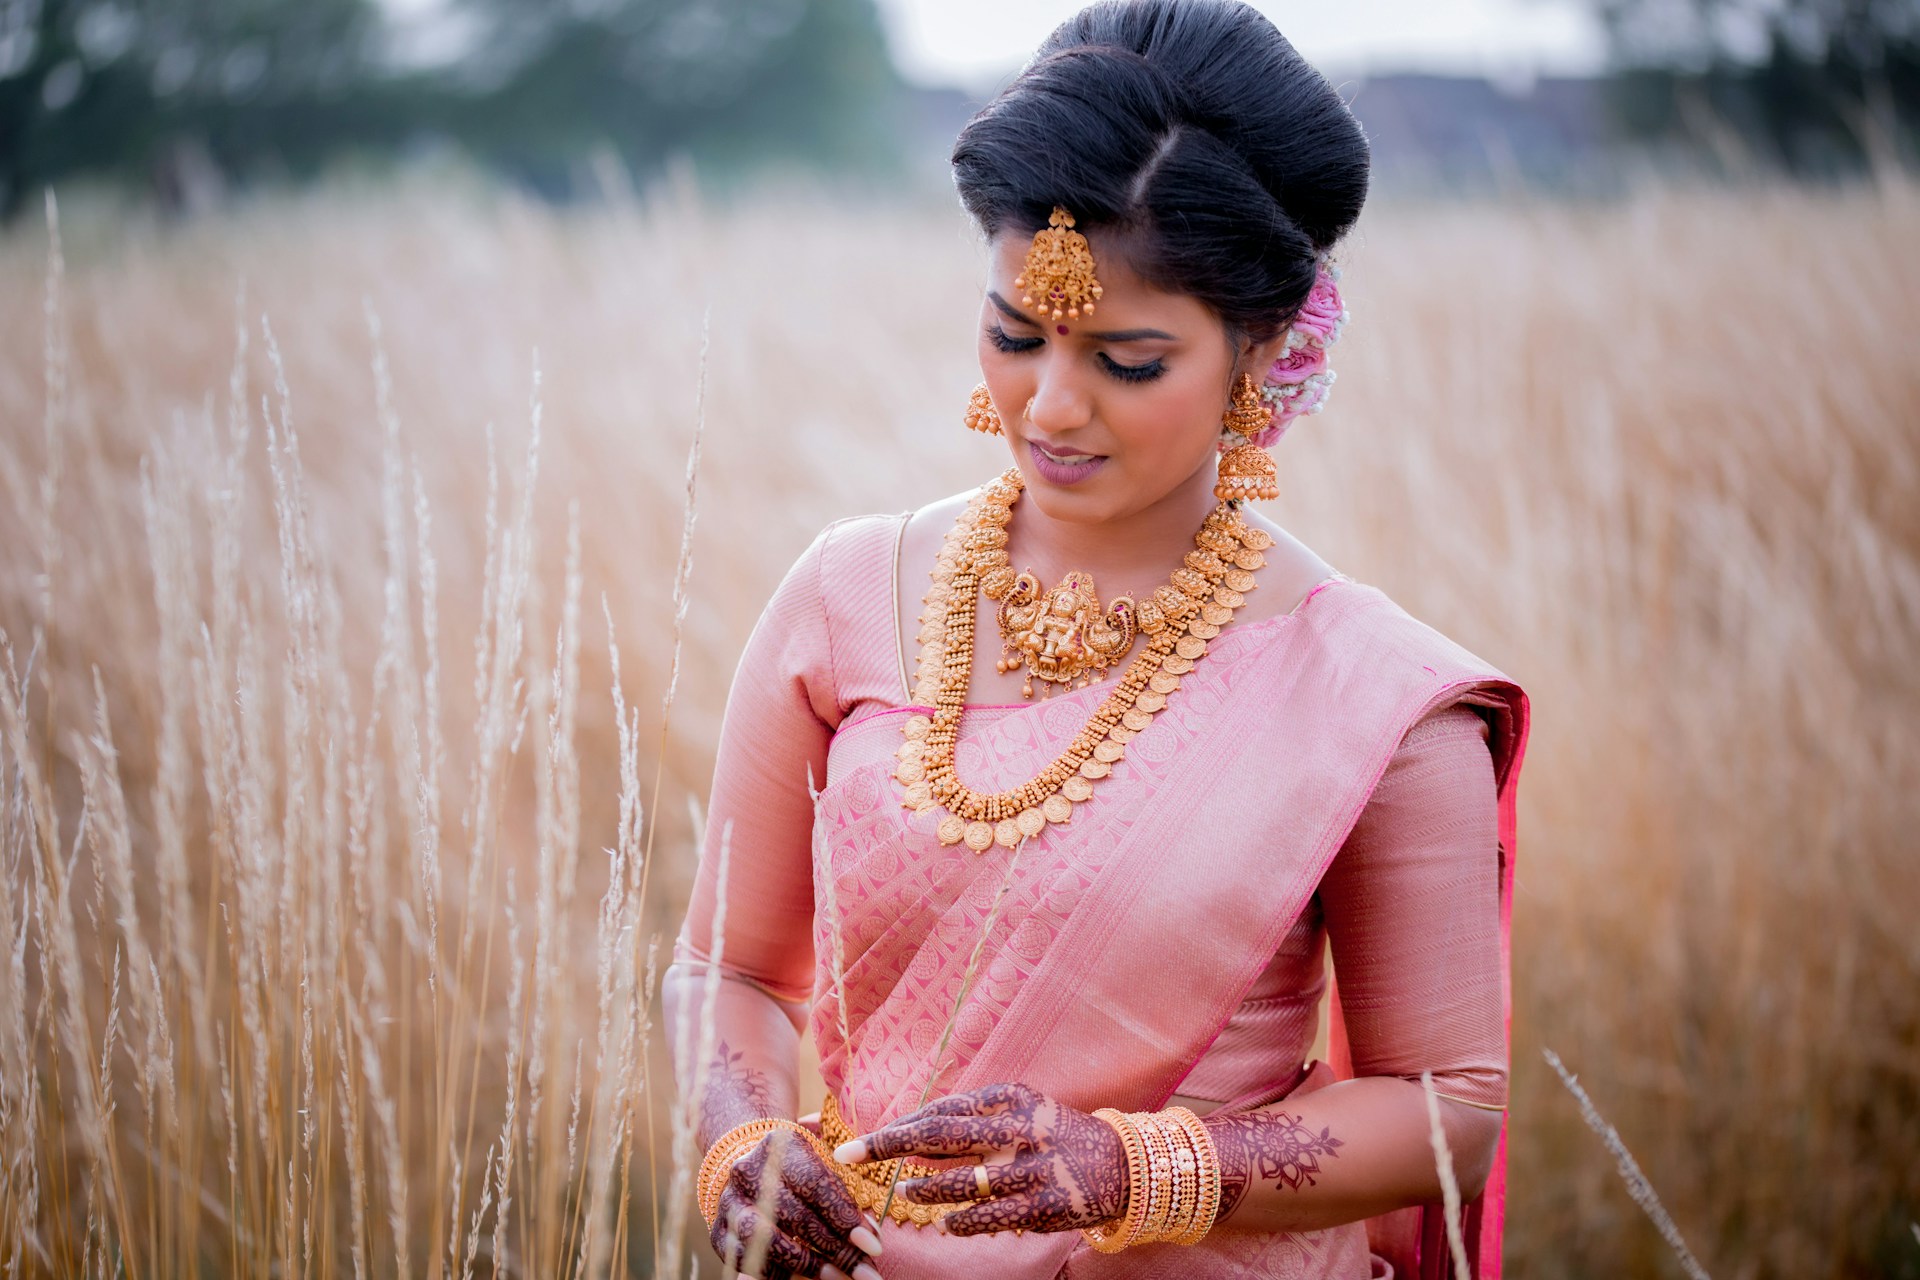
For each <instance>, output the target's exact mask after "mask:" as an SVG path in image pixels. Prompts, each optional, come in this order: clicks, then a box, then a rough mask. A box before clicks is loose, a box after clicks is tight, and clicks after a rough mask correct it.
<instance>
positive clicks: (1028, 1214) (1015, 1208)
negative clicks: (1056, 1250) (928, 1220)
mask: <svg viewBox="0 0 1920 1280" xmlns="http://www.w3.org/2000/svg"><path fill="white" fill-rule="evenodd" d="M1060 1224H1061V1220H1060V1214H1059V1212H1058V1210H1057V1209H1055V1208H1053V1207H1052V1206H1050V1205H1048V1204H1046V1203H1045V1202H1044V1201H1043V1200H1042V1199H1041V1197H1039V1196H1037V1195H1035V1194H1033V1193H1031V1192H1029V1193H1028V1194H1026V1195H1017V1196H1010V1197H1008V1198H1007V1199H1005V1200H982V1201H981V1202H980V1203H979V1204H976V1205H970V1206H968V1207H967V1208H965V1209H956V1210H954V1211H953V1212H952V1213H950V1214H948V1215H947V1216H946V1217H944V1218H942V1219H940V1221H939V1222H937V1223H936V1224H934V1225H935V1226H936V1227H938V1228H939V1229H940V1230H941V1231H942V1232H944V1233H946V1234H947V1235H953V1236H978V1235H985V1234H987V1233H989V1232H993V1231H1015V1230H1022V1231H1051V1230H1055V1229H1057V1228H1058V1227H1059V1226H1060Z"/></svg>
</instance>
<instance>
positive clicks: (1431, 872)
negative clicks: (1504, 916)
mask: <svg viewBox="0 0 1920 1280" xmlns="http://www.w3.org/2000/svg"><path fill="white" fill-rule="evenodd" d="M1487 732H1488V731H1487V725H1486V722H1485V721H1483V720H1482V719H1481V718H1480V716H1478V715H1477V714H1475V713H1474V712H1473V711H1472V710H1471V709H1469V708H1468V707H1466V706H1464V705H1461V704H1454V705H1452V706H1448V707H1445V708H1442V709H1440V710H1438V711H1435V712H1432V713H1430V714H1429V715H1427V716H1426V717H1424V718H1422V719H1421V720H1420V721H1419V723H1417V724H1416V725H1415V726H1414V727H1413V728H1412V729H1411V730H1409V731H1408V733H1407V735H1406V737H1405V738H1404V739H1403V740H1402V742H1401V744H1400V747H1399V749H1398V750H1397V751H1396V752H1395V753H1394V756H1393V759H1392V760H1391V761H1390V762H1389V764H1388V765H1387V769H1386V772H1385V774H1384V775H1383V776H1382V777H1381V779H1380V782H1379V785H1378V786H1377V787H1376V788H1375V789H1374V793H1373V795H1372V797H1371V798H1370V799H1369V800H1368V802H1367V805H1366V808H1365V809H1364V810H1363V811H1362V813H1361V815H1360V818H1359V820H1358V822H1356V823H1355V825H1354V828H1353V831H1352V832H1351V833H1350V834H1349V836H1348V838H1347V841H1346V843H1345V844H1344V845H1343V846H1342V847H1341V850H1340V852H1339V853H1338V854H1337V855H1336V856H1335V858H1334V861H1333V864H1332V866H1331V867H1329V869H1328V871H1327V874H1326V876H1325V878H1324V879H1323V880H1322V881H1321V886H1320V897H1321V903H1322V907H1323V908H1324V910H1325V913H1326V922H1327V933H1328V939H1329V943H1330V945H1331V947H1332V951H1333V961H1334V972H1335V975H1336V977H1337V979H1338V982H1339V988H1340V1006H1341V1013H1342V1015H1343V1017H1344V1019H1345V1023H1346V1032H1347V1041H1348V1046H1349V1048H1350V1050H1351V1051H1352V1055H1353V1065H1354V1071H1355V1073H1356V1074H1359V1075H1389V1076H1399V1077H1402V1078H1406V1079H1410V1080H1415V1081H1417V1080H1418V1079H1419V1078H1420V1073H1421V1072H1422V1071H1431V1072H1432V1073H1433V1081H1434V1089H1435V1090H1436V1091H1437V1092H1439V1093H1442V1094H1445V1095H1447V1096H1450V1097H1453V1098H1455V1099H1457V1100H1461V1101H1466V1102H1470V1103H1474V1104H1478V1105H1480V1106H1485V1107H1501V1106H1504V1105H1505V1104H1506V1101H1507V1050H1506V1026H1505V1013H1504V1010H1503V1001H1502V977H1503V971H1502V964H1503V961H1502V952H1501V940H1500V893H1499V865H1500V863H1499V858H1500V854H1499V808H1498V798H1497V792H1496V789H1495V783H1494V775H1493V759H1492V754H1491V752H1490V750H1489V748H1488V745H1487Z"/></svg>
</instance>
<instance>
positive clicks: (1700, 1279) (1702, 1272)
mask: <svg viewBox="0 0 1920 1280" xmlns="http://www.w3.org/2000/svg"><path fill="white" fill-rule="evenodd" d="M1540 1053H1541V1056H1542V1057H1544V1058H1545V1059H1546V1060H1547V1065H1548V1066H1550V1067H1552V1068H1553V1072H1554V1074H1555V1075H1557V1076H1559V1077H1560V1083H1561V1084H1563V1085H1565V1086H1566V1087H1567V1092H1568V1093H1571V1094H1572V1095H1573V1096H1574V1099H1575V1101H1577V1102H1578V1103H1579V1104H1580V1118H1581V1119H1582V1120H1585V1121H1586V1122H1587V1127H1588V1128H1589V1129H1591V1130H1593V1131H1594V1133H1595V1134H1597V1135H1598V1136H1599V1138H1600V1141H1601V1143H1602V1144H1603V1145H1604V1146H1605V1147H1606V1148H1607V1150H1608V1151H1609V1152H1611V1153H1612V1155H1613V1159H1614V1163H1615V1164H1616V1165H1617V1166H1618V1167H1619V1170H1620V1180H1621V1181H1622V1182H1624V1183H1626V1184H1627V1194H1628V1195H1630V1196H1632V1197H1633V1202H1634V1203H1635V1204H1637V1205H1639V1206H1640V1207H1641V1209H1643V1210H1645V1212H1646V1215H1647V1217H1649V1218H1651V1219H1652V1220H1653V1225H1654V1226H1655V1227H1656V1228H1658V1229H1659V1232H1660V1236H1661V1238H1662V1239H1663V1240H1665V1241H1666V1242H1667V1245H1668V1246H1669V1247H1670V1248H1671V1249H1672V1250H1673V1252H1674V1256H1675V1257H1677V1258H1679V1259H1680V1266H1681V1268H1682V1269H1683V1270H1685V1271H1686V1273H1687V1275H1689V1276H1690V1277H1692V1280H1708V1277H1707V1270H1706V1268H1705V1267H1703V1266H1701V1265H1700V1262H1699V1260H1698V1259H1696V1258H1695V1257H1694V1256H1693V1250H1691V1249H1689V1248H1687V1242H1686V1241H1685V1240H1682V1239H1681V1238H1680V1228H1679V1227H1677V1226H1675V1225H1674V1223H1673V1219H1672V1217H1670V1216H1669V1215H1668V1213H1667V1210H1666V1206H1664V1205H1662V1204H1661V1203H1660V1197H1659V1195H1657V1194H1656V1193H1655V1192H1654V1189H1653V1184H1652V1183H1651V1182H1649V1181H1648V1180H1647V1176H1646V1175H1645V1174H1644V1173H1642V1172H1640V1162H1639V1161H1637V1160H1635V1159H1634V1158H1633V1153H1632V1152H1630V1151H1628V1150H1627V1144H1626V1143H1625V1142H1622V1141H1621V1140H1620V1133H1619V1131H1618V1130H1616V1129H1615V1128H1614V1127H1613V1126H1612V1125H1611V1124H1609V1123H1607V1120H1606V1117H1604V1116H1602V1115H1601V1114H1600V1109H1599V1108H1598V1107H1596V1106H1594V1105H1593V1099H1592V1098H1590V1097H1588V1096H1587V1091H1586V1090H1585V1089H1583V1088H1581V1087H1580V1081H1579V1080H1577V1079H1576V1078H1574V1075H1573V1073H1572V1072H1570V1071H1568V1070H1567V1068H1566V1066H1565V1065H1564V1064H1563V1063H1562V1062H1561V1061H1560V1055H1559V1054H1557V1053H1555V1052H1554V1051H1553V1050H1551V1049H1542V1050H1541V1051H1540Z"/></svg>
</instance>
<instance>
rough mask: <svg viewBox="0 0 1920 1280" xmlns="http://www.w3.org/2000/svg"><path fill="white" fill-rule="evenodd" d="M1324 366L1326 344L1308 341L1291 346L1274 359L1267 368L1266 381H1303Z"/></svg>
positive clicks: (1271, 383) (1274, 382)
mask: <svg viewBox="0 0 1920 1280" xmlns="http://www.w3.org/2000/svg"><path fill="white" fill-rule="evenodd" d="M1326 367H1327V348H1326V346H1325V345H1324V344H1322V343H1318V342H1309V343H1307V344H1306V345H1305V346H1302V347H1293V348H1291V349H1290V350H1288V351H1287V352H1286V354H1284V355H1282V356H1281V357H1280V358H1279V359H1278V360H1275V361H1274V362H1273V365H1272V367H1271V368H1269V369H1268V370H1267V377H1266V381H1267V383H1268V384H1269V385H1273V386H1278V385H1284V384H1287V383H1293V382H1305V381H1306V380H1307V379H1308V378H1311V377H1312V376H1313V375H1314V374H1316V373H1319V372H1320V371H1321V370H1322V369H1325V368H1326Z"/></svg>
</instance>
